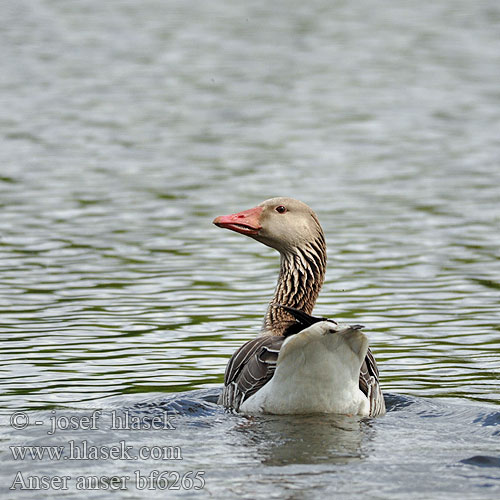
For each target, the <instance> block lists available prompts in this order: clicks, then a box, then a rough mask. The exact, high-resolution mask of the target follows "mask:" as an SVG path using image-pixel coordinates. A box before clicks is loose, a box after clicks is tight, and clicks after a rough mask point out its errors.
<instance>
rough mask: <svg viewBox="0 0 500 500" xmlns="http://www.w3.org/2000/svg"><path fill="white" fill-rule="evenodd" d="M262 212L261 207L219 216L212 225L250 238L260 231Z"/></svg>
mask: <svg viewBox="0 0 500 500" xmlns="http://www.w3.org/2000/svg"><path fill="white" fill-rule="evenodd" d="M262 210H263V209H262V207H255V208H251V209H250V210H245V211H243V212H238V213H237V214H231V215H220V216H219V217H216V218H215V219H214V224H215V225H216V226H219V227H224V228H226V229H231V231H236V232H237V233H241V234H246V235H248V236H252V235H254V234H258V233H259V230H260V229H262V226H261V225H260V215H261V213H262Z"/></svg>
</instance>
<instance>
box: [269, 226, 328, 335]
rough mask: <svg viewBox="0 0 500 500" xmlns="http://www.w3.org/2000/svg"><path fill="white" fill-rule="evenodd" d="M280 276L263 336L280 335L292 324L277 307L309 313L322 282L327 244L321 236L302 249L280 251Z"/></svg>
mask: <svg viewBox="0 0 500 500" xmlns="http://www.w3.org/2000/svg"><path fill="white" fill-rule="evenodd" d="M280 255H281V260H280V273H279V277H278V283H277V284H276V289H275V291H274V297H273V299H272V300H271V302H270V303H269V307H268V309H267V313H266V316H265V319H264V325H263V332H262V333H263V334H264V335H283V333H284V332H285V330H286V328H287V327H288V326H289V325H290V324H291V323H294V322H295V319H294V317H293V316H292V315H291V314H290V313H288V312H286V311H285V310H284V309H283V308H281V307H276V306H277V305H278V304H280V305H285V306H288V307H293V308H295V309H299V310H301V311H304V312H306V313H307V314H311V313H312V310H313V308H314V305H315V304H316V299H317V298H318V295H319V292H320V290H321V286H322V285H323V281H324V279H325V270H326V244H325V239H324V236H323V234H322V233H320V234H319V235H318V237H317V238H316V239H315V240H314V241H312V242H309V243H307V244H305V245H304V246H303V247H300V248H295V249H294V250H293V251H288V252H281V253H280Z"/></svg>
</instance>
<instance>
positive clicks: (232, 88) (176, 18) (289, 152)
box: [0, 0, 500, 499]
mask: <svg viewBox="0 0 500 500" xmlns="http://www.w3.org/2000/svg"><path fill="white" fill-rule="evenodd" d="M499 20H500V11H499V8H498V5H497V2H495V1H493V0H485V1H483V2H476V3H470V2H466V1H465V0H459V1H453V2H451V1H442V2H438V3H436V4H432V5H430V4H429V5H420V4H419V5H418V6H417V5H416V4H415V5H414V4H413V3H412V2H404V3H397V4H395V3H391V2H382V4H380V5H378V6H377V7H375V6H374V5H372V4H371V3H370V2H366V1H364V0H359V1H354V2H343V1H339V2H331V1H326V0H314V1H312V2H309V3H308V4H307V5H306V4H303V3H301V2H296V1H294V0H290V1H288V2H286V5H285V3H283V2H281V3H280V2H277V3H276V2H274V3H272V4H271V3H269V2H263V1H257V2H247V3H242V2H236V3H231V4H228V3H227V2H220V1H213V2H193V1H177V0H175V1H169V2H161V1H158V0H147V1H144V2H140V3H137V2H134V1H131V0H130V1H129V0H121V1H120V2H117V3H116V4H113V7H112V8H111V4H108V3H105V2H94V1H88V2H72V1H71V2H58V1H55V0H33V1H27V0H17V1H13V0H12V1H11V0H7V1H6V2H4V5H3V11H2V16H1V19H0V28H1V29H0V57H1V58H2V68H3V70H2V74H1V75H0V91H1V92H0V95H1V96H2V113H1V116H0V140H1V141H2V147H1V148H0V272H1V280H0V333H1V339H2V342H1V345H0V360H1V365H0V366H1V368H0V387H1V391H0V404H1V409H0V411H1V413H2V415H3V418H4V420H2V425H3V426H2V427H1V430H2V439H3V442H4V445H10V444H20V443H38V444H40V443H41V444H51V443H54V442H57V436H54V437H53V438H49V436H47V435H46V433H45V432H44V431H42V430H41V429H39V428H36V427H33V428H29V429H26V430H25V431H22V432H21V431H19V432H17V431H16V432H14V431H13V430H12V428H10V427H9V425H8V422H7V419H8V417H9V415H11V414H12V412H13V411H16V410H26V411H28V412H29V415H31V416H32V417H33V418H37V416H40V418H41V417H44V418H46V417H48V416H50V411H51V410H53V409H56V410H57V411H62V412H76V413H78V412H88V411H91V410H92V409H95V408H103V409H104V411H105V412H110V411H112V409H117V410H118V409H123V408H128V407H132V406H134V404H143V405H146V406H145V407H144V408H142V410H141V409H140V408H141V407H138V408H137V411H146V410H147V411H150V410H151V408H150V407H151V405H152V406H154V407H156V406H158V408H162V407H163V406H164V404H166V405H167V406H168V405H177V406H178V408H177V409H178V410H179V411H180V412H181V414H182V415H183V416H182V418H180V420H179V422H180V423H179V425H180V428H179V430H178V432H177V433H176V434H175V436H176V437H175V439H174V438H172V439H174V441H175V440H176V442H177V443H180V444H182V446H183V450H185V456H186V458H185V460H184V461H183V465H184V466H185V467H186V469H185V470H187V468H188V467H191V468H198V469H200V468H203V469H206V471H207V474H206V475H207V490H206V492H208V493H209V494H211V495H212V496H215V497H217V498H224V497H226V498H231V497H234V496H236V495H238V496H243V497H245V495H246V496H247V497H251V498H260V497H265V498H269V497H273V496H274V497H279V498H301V497H304V496H305V495H307V497H308V498H309V497H314V496H315V495H316V496H320V495H323V496H324V495H325V493H326V494H336V495H338V496H340V497H345V498H353V497H355V496H359V495H362V494H366V491H367V490H370V491H371V493H372V496H374V497H375V498H376V497H377V495H378V497H380V498H388V497H389V496H390V497H391V498H399V497H403V496H405V495H406V497H407V496H408V495H410V496H411V497H412V498H429V497H430V496H432V498H449V497H450V496H451V495H454V494H457V492H458V493H459V496H460V498H471V499H472V498H483V497H484V498H488V497H491V498H496V497H497V496H498V490H499V481H498V476H499V475H498V474H497V467H496V465H495V464H496V461H495V459H496V458H497V457H498V456H500V449H499V446H498V443H497V441H498V412H497V408H498V403H499V401H500V396H499V395H500V390H499V373H500V362H499V359H500V344H499V340H498V339H499V326H498V325H499V324H500V312H499V311H500V309H499V295H498V291H499V288H500V258H499V252H498V249H499V247H500V233H499V231H498V227H499V222H500V206H499V203H498V200H499V199H500V169H499V167H498V158H500V143H499V141H498V137H499V129H498V123H500V116H499V111H498V110H499V109H500V94H499V92H498V68H499V67H500V37H499V36H498V35H499ZM281 194H283V195H289V196H294V197H297V198H300V199H302V200H304V201H305V202H307V203H309V204H310V205H312V206H313V208H314V209H315V210H316V211H317V213H318V215H319V217H320V220H321V221H322V224H323V226H324V229H325V234H326V238H327V242H328V245H329V254H328V257H329V267H328V273H327V277H326V282H325V286H324V289H323V292H322V294H321V297H320V300H319V303H318V306H317V309H316V311H317V312H318V313H319V314H323V315H329V316H333V317H336V318H337V319H340V320H343V321H351V322H354V323H361V324H364V325H366V326H367V333H368V335H369V337H370V340H371V345H372V348H373V350H374V352H375V353H376V356H377V360H378V361H379V364H380V367H381V375H382V383H383V386H384V389H385V391H386V392H387V393H388V398H389V400H388V401H389V403H390V407H391V408H392V411H391V412H390V413H389V414H388V415H387V417H384V418H383V419H378V420H376V421H365V420H361V421H359V420H357V419H351V420H349V419H347V420H346V419H343V418H340V417H328V418H322V419H319V418H318V417H307V418H306V417H304V418H274V417H262V418H258V419H245V418H242V417H239V416H235V415H228V414H226V413H224V412H221V411H220V409H218V408H217V407H215V405H214V404H213V401H211V400H210V399H209V400H205V399H204V398H205V396H206V394H205V393H203V394H204V395H202V396H200V397H201V400H198V403H197V404H194V403H193V401H192V399H193V398H194V397H195V396H196V395H199V393H197V392H195V393H194V395H193V394H191V395H189V394H190V392H189V391H199V390H201V391H208V393H209V394H212V392H211V391H217V390H218V389H217V388H218V387H220V384H221V383H222V378H223V372H224V367H225V364H226V362H227V359H228V357H229V356H230V355H231V353H232V352H233V351H234V350H235V349H236V347H237V346H239V345H240V344H241V343H242V342H244V341H245V340H248V339H249V338H252V337H253V336H254V335H255V334H256V332H257V330H258V328H259V325H260V322H261V318H262V316H263V313H264V311H265V307H266V302H267V300H268V298H269V296H270V294H271V292H272V288H273V286H274V280H275V276H276V272H277V265H278V259H277V256H276V255H274V254H273V253H272V251H271V250H269V249H265V248H263V247H261V246H260V245H258V244H257V243H255V242H251V241H248V240H245V239H244V238H242V237H238V235H235V234H230V233H229V232H223V231H220V230H219V229H217V228H215V227H213V226H212V225H211V220H212V219H213V218H214V216H216V215H219V214H222V213H228V212H231V211H235V210H238V209H243V208H249V207H251V206H253V205H255V204H256V203H258V202H259V201H261V200H262V199H265V198H268V197H271V196H275V195H281ZM175 394H179V399H178V400H172V399H171V398H173V397H175ZM212 396H213V394H212ZM196 397H198V396H196ZM391 398H392V399H391ZM200 401H201V402H200ZM148 405H149V406H148ZM186 405H187V406H186ZM168 407H170V406H168ZM187 407H189V408H192V412H191V417H188V415H185V414H184V413H183V412H184V410H185V409H186V408H187ZM148 408H149V409H148ZM158 408H157V409H158ZM196 408H197V409H196ZM151 411H152V410H151ZM103 418H104V417H103ZM106 418H107V417H106ZM90 437H91V438H92V439H94V440H95V441H96V442H97V443H101V444H102V443H112V442H116V440H119V439H124V440H127V442H128V441H131V442H134V443H135V444H136V445H137V444H141V443H142V444H148V445H149V444H151V442H156V441H158V437H157V436H156V438H155V439H152V437H151V435H150V434H148V433H136V434H130V433H128V434H127V433H126V432H124V431H122V432H120V433H109V434H107V435H106V433H104V432H102V433H95V434H93V435H92V436H88V435H87V434H85V432H83V431H82V432H75V434H74V438H75V439H80V440H82V439H86V438H90ZM59 439H61V440H62V441H65V442H66V441H67V435H66V437H65V438H64V439H63V437H61V436H60V437H59ZM169 439H170V438H169ZM5 450H7V448H6V447H5V446H4V447H3V448H2V452H1V453H2V455H1V457H2V461H3V462H2V474H3V476H4V477H5V480H3V481H2V483H3V484H7V483H8V482H9V481H10V480H11V476H12V474H11V473H12V471H13V470H15V469H16V468H21V469H23V470H28V471H29V470H34V469H35V468H36V467H35V466H34V464H33V463H28V462H23V463H22V464H21V463H19V462H16V461H13V460H12V457H11V456H10V455H9V453H8V452H7V451H5ZM477 457H479V458H477ZM481 457H482V458H481ZM4 464H5V467H4ZM485 464H489V465H490V466H488V467H486V466H485ZM129 465H130V464H126V463H125V464H124V463H120V462H114V463H113V464H110V462H109V461H108V462H107V461H102V462H98V463H92V464H91V463H88V464H86V466H85V467H82V464H79V465H78V464H76V463H72V464H66V465H65V466H64V467H62V469H65V468H67V469H68V470H71V471H72V472H71V474H73V473H74V472H75V471H76V470H77V469H78V467H80V468H82V470H83V469H85V471H91V470H92V471H97V472H99V471H100V472H101V473H103V474H104V473H108V472H110V471H113V473H116V474H120V473H126V472H127V471H129V469H130V467H129ZM45 466H46V468H47V470H49V471H53V470H54V469H53V467H54V464H50V463H47V464H45V465H44V467H45ZM136 466H137V467H143V468H145V470H146V469H148V468H149V469H151V468H153V467H158V464H154V463H149V462H148V463H141V464H136ZM150 466H151V467H150ZM149 469H148V470H149ZM236 469H237V470H236ZM4 471H5V472H4ZM478 471H480V472H478ZM484 471H487V473H485V474H483V472H484ZM209 478H210V482H209ZM370 488H371V489H370ZM241 492H244V493H243V494H241ZM160 493H161V492H156V494H158V495H160ZM180 493H182V492H180ZM180 493H179V494H180ZM54 494H56V492H54ZM120 494H122V492H120ZM184 494H185V495H188V496H189V495H194V493H193V492H184ZM71 495H73V497H74V498H79V495H80V493H78V492H73V493H71ZM137 495H139V494H138V493H137V491H135V490H127V491H126V492H123V497H124V498H136V497H137ZM301 495H302V496H301ZM81 496H82V495H80V497H81ZM70 497H71V496H70ZM139 497H141V496H140V495H139ZM68 498H69V497H68Z"/></svg>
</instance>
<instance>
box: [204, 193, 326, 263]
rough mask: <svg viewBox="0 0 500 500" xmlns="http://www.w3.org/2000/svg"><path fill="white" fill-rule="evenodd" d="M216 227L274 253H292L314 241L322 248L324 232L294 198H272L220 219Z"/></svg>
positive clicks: (314, 217)
mask: <svg viewBox="0 0 500 500" xmlns="http://www.w3.org/2000/svg"><path fill="white" fill-rule="evenodd" d="M213 223H214V224H215V225H216V226H219V227H222V228H225V229H230V230H231V231H235V232H237V233H240V234H244V235H246V236H249V237H251V238H253V239H254V240H257V241H259V242H261V243H263V244H264V245H267V246H269V247H271V248H274V249H276V250H277V251H278V252H280V253H282V254H287V253H295V250H296V249H298V248H304V247H307V245H308V244H310V243H311V242H315V241H318V240H319V241H321V242H323V244H324V237H323V231H322V229H321V226H320V224H319V221H318V218H317V216H316V214H315V213H314V211H313V210H312V209H311V208H310V207H309V206H307V205H306V204H305V203H303V202H301V201H299V200H295V199H293V198H285V197H279V198H271V199H269V200H266V201H263V202H262V203H261V204H259V205H257V206H256V207H254V208H251V209H249V210H244V211H243V212H238V213H234V214H230V215H221V216H219V217H216V218H215V219H214V221H213Z"/></svg>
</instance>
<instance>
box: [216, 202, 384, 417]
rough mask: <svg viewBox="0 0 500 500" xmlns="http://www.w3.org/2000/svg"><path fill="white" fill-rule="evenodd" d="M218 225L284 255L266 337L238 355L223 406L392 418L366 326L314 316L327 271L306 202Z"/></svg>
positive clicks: (260, 209) (269, 206)
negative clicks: (362, 331) (366, 332)
mask: <svg viewBox="0 0 500 500" xmlns="http://www.w3.org/2000/svg"><path fill="white" fill-rule="evenodd" d="M214 224H216V225H217V226H219V227H223V228H226V229H231V230H232V231H236V232H238V233H241V234H245V235H247V236H250V237H251V238H253V239H255V240H257V241H260V242H261V243H264V244H265V245H267V246H270V247H272V248H274V249H276V250H277V251H278V252H279V253H280V256H281V265H280V273H279V277H278V283H277V285H276V289H275V292H274V297H273V298H272V300H271V302H270V304H269V307H268V309H267V312H266V316H265V318H264V324H263V326H262V332H261V334H260V335H259V336H258V337H257V338H255V339H253V340H250V341H249V342H247V343H246V344H244V345H243V346H242V347H240V349H238V350H237V351H236V352H235V353H234V355H233V356H232V358H231V360H230V361H229V363H228V365H227V368H226V374H225V378H224V389H223V392H222V394H221V396H220V398H219V403H220V404H222V405H224V406H225V407H227V408H232V409H234V410H236V411H240V412H243V413H276V414H294V413H315V412H328V413H344V414H358V415H370V416H376V415H381V414H383V413H385V404H384V398H383V396H382V391H381V390H380V386H379V374H378V369H377V365H376V363H375V359H374V358H373V355H372V353H371V351H370V349H369V348H368V340H367V338H366V336H365V335H364V334H363V333H361V331H360V328H361V327H360V326H358V325H355V326H349V325H338V324H337V323H336V322H335V321H332V320H327V319H326V318H315V317H314V316H311V313H312V310H313V307H314V304H315V303H316V299H317V297H318V294H319V291H320V289H321V286H322V284H323V280H324V276H325V268H326V244H325V238H324V235H323V230H322V229H321V226H320V224H319V221H318V218H317V217H316V214H315V213H314V212H313V211H312V210H311V209H310V208H309V207H308V206H307V205H306V204H305V203H302V202H301V201H298V200H294V199H292V198H272V199H270V200H266V201H264V202H263V203H261V204H260V205H258V206H257V207H255V208H252V209H250V210H245V211H243V212H239V213H235V214H231V215H223V216H220V217H217V218H216V219H215V220H214Z"/></svg>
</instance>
